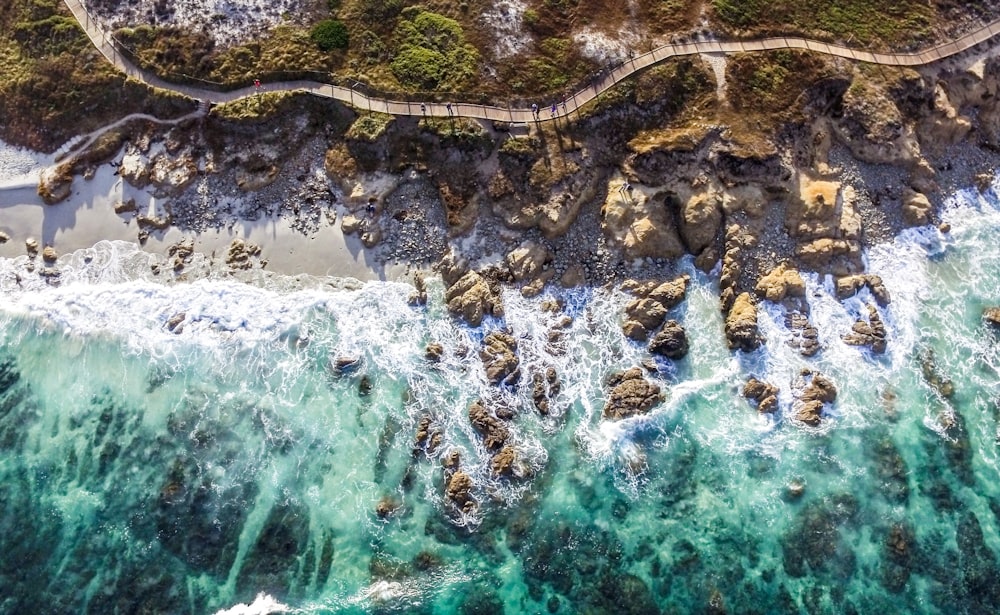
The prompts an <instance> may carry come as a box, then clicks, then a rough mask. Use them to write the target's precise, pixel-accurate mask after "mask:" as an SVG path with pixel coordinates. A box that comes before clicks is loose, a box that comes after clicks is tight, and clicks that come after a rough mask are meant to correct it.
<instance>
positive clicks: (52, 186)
mask: <svg viewBox="0 0 1000 615" xmlns="http://www.w3.org/2000/svg"><path fill="white" fill-rule="evenodd" d="M72 190H73V169H72V166H71V165H70V164H61V165H58V166H55V167H48V168H46V169H42V172H41V173H40V174H39V177H38V196H40V197H42V200H43V201H45V204H46V205H55V204H57V203H61V202H63V201H65V200H66V199H68V198H69V195H70V194H71V193H72Z"/></svg>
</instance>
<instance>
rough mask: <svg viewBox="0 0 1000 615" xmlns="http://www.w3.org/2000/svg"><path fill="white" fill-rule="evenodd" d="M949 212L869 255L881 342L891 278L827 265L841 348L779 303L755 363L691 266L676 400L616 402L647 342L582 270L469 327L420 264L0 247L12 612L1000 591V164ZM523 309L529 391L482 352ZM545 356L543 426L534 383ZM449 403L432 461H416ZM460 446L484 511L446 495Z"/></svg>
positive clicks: (994, 598)
mask: <svg viewBox="0 0 1000 615" xmlns="http://www.w3.org/2000/svg"><path fill="white" fill-rule="evenodd" d="M944 217H945V220H946V221H948V222H950V223H951V225H952V229H953V230H952V232H951V233H950V234H949V235H947V236H941V235H939V234H938V232H937V231H936V230H932V229H916V230H911V231H907V232H906V233H905V234H904V235H903V236H902V237H900V238H899V239H898V240H897V241H896V242H895V243H893V244H891V245H886V246H882V247H879V248H877V249H875V250H873V251H872V252H870V253H869V254H868V255H867V258H868V264H869V269H870V271H872V272H873V273H878V274H880V275H881V276H882V277H883V279H884V280H885V281H886V284H887V286H888V287H889V289H890V291H891V293H892V296H893V302H892V303H891V305H890V306H889V307H888V308H886V309H885V310H882V313H883V317H884V319H885V321H886V325H887V328H888V330H889V349H888V351H887V353H886V354H885V355H882V356H875V355H872V354H870V353H869V352H868V351H867V350H863V349H858V348H855V347H850V346H847V345H845V344H843V343H842V342H841V341H840V335H842V334H843V333H846V332H847V331H848V330H849V329H850V326H851V324H852V323H853V322H854V320H855V319H856V318H857V316H858V315H859V314H862V313H864V310H865V305H866V303H867V302H869V301H870V300H871V298H870V297H869V296H868V295H867V291H863V292H862V294H861V295H859V296H858V297H855V298H852V299H849V300H847V301H845V302H838V301H836V300H835V299H834V298H833V297H832V295H831V291H832V283H831V282H830V281H829V280H824V279H820V278H817V277H815V276H814V277H812V278H809V279H808V286H809V295H808V296H809V302H810V306H811V311H812V316H811V318H812V320H813V322H814V323H815V324H816V325H817V326H818V327H819V330H820V338H821V342H822V343H823V344H824V350H823V351H822V352H821V353H820V354H819V355H817V356H816V357H814V358H811V359H806V358H802V357H800V356H799V355H798V354H797V353H796V351H795V350H794V349H792V348H790V347H788V346H787V344H786V342H787V340H788V339H789V333H788V331H787V330H786V329H785V327H784V324H783V319H784V314H783V311H782V309H781V308H779V307H775V306H768V307H766V308H765V309H764V310H763V311H762V313H761V326H762V330H763V333H764V334H765V335H766V337H767V340H768V341H767V344H766V346H765V347H764V348H762V349H761V350H759V351H757V352H755V353H752V354H747V355H743V354H733V353H730V352H729V351H728V350H727V349H726V348H725V342H724V337H723V333H722V320H721V317H720V315H719V310H718V299H717V290H716V288H715V287H714V282H713V280H712V279H711V278H710V277H708V276H705V275H702V274H700V273H697V272H695V271H694V270H693V269H692V270H691V271H690V274H691V275H692V278H693V284H692V286H691V288H690V292H689V296H688V299H687V301H686V302H685V303H683V304H682V305H681V306H679V307H678V308H676V310H675V312H674V313H673V314H672V317H674V318H677V319H678V320H680V321H681V322H682V323H683V324H684V326H685V327H686V328H687V330H688V334H689V337H690V339H691V352H690V354H689V355H688V357H687V358H686V359H684V360H682V361H680V362H677V363H669V362H667V363H660V364H659V367H660V370H659V372H658V373H657V374H655V375H654V376H653V377H654V378H655V379H656V380H657V381H658V382H659V383H660V384H661V385H662V386H663V388H664V389H665V390H666V391H667V400H666V401H665V403H663V404H662V405H661V406H659V407H657V408H656V409H655V410H654V411H653V412H651V413H650V414H649V415H647V416H643V417H637V418H634V419H630V420H626V421H622V422H618V423H610V422H605V421H602V420H601V409H602V406H603V402H604V398H605V395H606V390H605V388H604V386H603V382H604V380H605V379H606V378H607V376H608V375H609V374H611V373H612V372H614V371H616V370H620V369H623V368H628V367H632V366H635V365H638V364H639V363H640V362H641V361H642V360H643V359H644V358H646V355H645V354H644V351H643V349H642V348H641V347H639V346H637V345H635V344H633V343H631V342H629V341H628V340H626V339H625V338H624V337H623V335H622V334H621V330H620V327H619V325H620V319H621V312H622V307H623V306H624V303H625V301H626V300H627V298H626V297H625V296H624V295H622V294H620V293H617V292H613V291H607V290H597V289H595V290H576V291H566V292H562V293H561V294H560V295H558V298H559V299H561V300H562V301H563V302H564V305H565V308H564V310H563V312H562V313H561V314H553V313H549V312H545V311H543V310H541V309H540V307H539V306H540V302H541V301H542V299H543V298H544V297H543V298H539V299H533V300H525V299H522V298H521V297H520V296H519V295H518V294H516V293H509V294H508V295H507V296H506V308H507V315H506V318H505V319H504V321H502V322H501V321H495V322H488V323H486V324H485V325H484V326H483V327H482V328H480V329H470V328H468V327H465V326H463V325H461V324H458V323H457V322H455V321H454V320H453V319H452V318H450V317H449V316H448V314H447V313H446V311H445V309H444V308H443V306H442V294H443V291H442V289H441V287H440V283H439V282H434V281H432V282H431V284H430V295H431V296H430V301H429V302H428V304H427V306H425V307H414V306H411V305H409V303H408V298H409V295H410V292H411V290H412V289H411V288H410V287H409V286H407V285H404V284H395V283H369V284H366V285H364V286H361V287H359V288H339V287H337V284H335V283H329V284H321V283H318V282H319V281H315V280H314V282H317V283H314V284H312V283H311V284H308V285H306V286H309V288H307V289H302V288H300V287H301V286H302V284H300V283H297V282H294V281H291V280H284V281H282V280H281V279H278V278H275V279H272V280H271V281H270V282H268V283H266V284H258V285H249V284H242V283H238V282H234V281H227V280H221V279H203V280H200V281H197V282H192V283H176V284H170V285H164V284H161V283H159V282H156V281H151V280H149V279H147V277H148V275H147V274H144V273H142V274H141V273H139V272H144V271H147V270H148V267H147V266H146V261H145V258H146V257H145V256H144V255H143V254H142V253H140V252H138V251H137V250H136V248H135V247H134V246H130V245H128V244H118V243H114V244H112V243H107V244H100V245H98V246H96V247H95V248H94V249H92V250H89V251H82V252H80V253H77V254H75V255H72V256H70V257H67V258H66V259H65V261H66V262H65V264H64V274H63V280H62V283H61V284H60V285H59V286H56V287H47V286H46V285H45V284H44V283H41V282H37V283H36V282H34V281H33V280H35V278H34V277H30V276H22V280H21V283H20V285H19V284H18V283H17V282H16V279H15V276H14V272H15V271H16V270H18V269H19V268H20V267H23V262H21V261H18V260H8V261H2V262H0V288H2V291H3V292H2V295H0V554H2V555H0V612H2V613H79V612H93V613H214V612H219V611H222V612H228V613H266V612H282V611H287V612H293V613H383V612H384V613H500V612H506V613H658V612H730V613H749V612H756V613H799V612H809V613H851V612H857V613H872V612H919V613H949V614H952V613H994V612H997V611H998V608H1000V606H998V605H1000V534H998V528H1000V475H998V437H1000V431H998V429H1000V423H998V420H1000V372H998V370H1000V335H998V334H997V333H995V332H993V331H991V330H989V329H988V328H987V327H986V326H985V325H984V324H983V323H982V321H981V313H982V310H983V308H984V307H988V306H995V305H998V304H1000V241H997V237H998V236H1000V201H998V187H997V185H994V187H993V189H991V190H990V191H988V192H987V193H985V194H983V195H980V194H978V193H975V192H971V191H970V192H963V193H960V194H958V195H956V196H955V197H954V198H953V199H952V201H951V202H950V204H949V206H948V209H947V211H946V213H945V216H944ZM178 314H183V324H182V330H181V331H180V333H173V332H171V331H169V330H168V327H167V325H166V323H167V321H168V320H170V319H171V317H173V316H175V315H178ZM566 314H568V315H569V316H571V317H572V318H573V322H572V324H571V325H570V326H569V327H568V328H567V329H566V330H565V334H564V335H563V337H562V339H561V340H557V341H555V342H553V341H552V340H550V337H549V333H550V331H551V330H553V328H555V327H556V324H557V322H558V321H559V319H560V318H562V316H563V315H566ZM500 326H507V327H510V329H511V330H512V332H513V334H514V336H515V337H516V338H517V339H518V344H519V355H520V359H521V368H522V372H523V374H524V376H523V377H522V379H521V381H520V383H519V384H518V385H517V386H514V387H507V388H498V387H495V386H492V385H490V384H488V382H487V380H486V376H485V373H484V370H483V367H482V364H481V363H480V361H479V359H478V356H477V355H478V348H479V347H480V343H481V340H482V337H483V335H484V333H485V332H487V331H489V330H490V329H492V328H496V327H500ZM431 342H437V343H440V344H442V346H443V348H444V354H443V359H442V360H441V362H440V363H437V364H432V363H430V362H428V361H427V360H426V359H425V357H424V354H425V348H426V346H427V344H429V343H431ZM339 357H358V358H360V362H359V365H358V366H357V367H356V369H354V370H353V371H348V372H347V373H338V372H337V371H336V370H334V369H332V368H331V365H332V363H333V362H335V360H336V359H337V358H339ZM549 367H552V368H555V370H556V372H557V373H558V375H559V378H560V382H561V389H560V392H559V394H558V395H557V396H556V397H555V398H554V399H553V401H552V406H551V408H550V412H549V414H548V416H541V415H540V414H539V413H538V412H537V411H536V410H535V409H534V407H533V405H532V401H531V400H532V378H531V375H532V374H534V373H536V372H537V373H544V372H545V370H546V369H547V368H549ZM804 367H809V368H812V369H818V370H819V371H821V372H823V373H824V374H826V375H827V376H829V377H830V378H831V379H832V380H833V381H834V382H835V383H836V385H837V387H838V389H839V397H838V400H837V402H836V404H835V405H834V406H833V407H832V408H831V409H830V411H829V412H828V414H827V415H826V417H825V419H824V421H823V422H822V424H821V425H820V426H819V427H816V428H811V427H807V426H804V425H802V424H799V423H797V422H795V421H793V420H792V419H791V414H792V413H791V410H790V404H791V393H790V388H791V387H790V385H791V383H792V382H793V381H794V379H795V378H796V376H797V374H798V373H799V371H800V370H801V369H802V368H804ZM750 375H755V376H757V377H761V378H764V379H766V380H768V381H770V382H773V383H775V384H777V385H779V386H781V387H782V393H781V396H780V409H779V411H778V412H777V413H776V414H775V415H772V416H758V415H757V413H756V410H754V409H753V408H752V407H751V406H750V405H749V403H748V402H747V401H746V400H744V399H743V398H742V397H741V396H740V395H739V391H740V388H741V386H742V384H743V382H745V380H746V378H747V377H749V376H750ZM476 399H484V400H487V402H488V404H490V405H491V407H501V406H502V407H505V408H509V409H512V410H513V412H514V417H513V418H512V419H511V420H510V426H511V432H512V439H513V441H514V442H515V445H516V448H517V450H518V454H519V458H520V464H521V466H520V467H521V470H522V473H523V474H525V477H524V478H514V479H510V480H508V479H498V478H495V477H493V476H492V473H491V470H490V455H489V453H488V452H487V451H486V450H485V449H484V448H483V445H482V442H481V439H480V438H479V437H478V436H477V435H476V434H475V432H474V431H473V430H472V428H471V426H470V424H469V421H468V417H467V409H468V407H469V405H470V403H472V402H473V401H474V400H476ZM425 417H429V418H430V419H431V425H432V426H433V428H434V429H435V430H436V431H438V432H440V433H441V434H442V441H441V445H440V446H439V447H438V449H437V450H436V451H435V452H434V453H433V454H431V455H427V454H424V453H422V452H419V453H414V437H415V433H416V431H417V428H418V424H419V423H420V421H421V419H424V418H425ZM455 450H457V451H458V452H459V454H460V458H461V466H462V468H463V470H464V471H465V472H467V473H468V474H469V475H470V476H471V477H472V478H473V480H474V482H475V488H474V490H473V496H474V498H475V499H476V501H477V504H478V508H477V510H476V512H475V513H474V514H468V515H463V514H459V513H457V512H456V511H455V510H453V509H452V508H451V507H449V506H448V505H447V503H446V502H444V499H443V492H444V472H443V469H442V459H444V458H445V457H446V456H447V455H448V454H449V453H450V452H451V451H455ZM380 502H381V503H382V504H383V507H384V508H386V509H392V513H391V514H388V515H386V516H385V518H382V517H381V516H379V515H378V514H376V508H377V506H378V505H379V504H380ZM241 605H244V606H241Z"/></svg>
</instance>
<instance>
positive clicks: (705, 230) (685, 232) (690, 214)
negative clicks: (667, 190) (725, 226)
mask: <svg viewBox="0 0 1000 615" xmlns="http://www.w3.org/2000/svg"><path fill="white" fill-rule="evenodd" d="M721 226H722V199H721V197H720V196H719V195H718V194H716V193H713V192H701V193H697V194H694V195H692V196H691V198H689V199H688V200H687V202H686V203H684V204H683V205H682V206H681V212H680V232H681V238H682V239H683V240H684V244H685V245H686V246H687V249H688V251H689V252H691V254H699V253H701V251H702V250H704V249H705V248H707V247H708V246H709V245H711V244H712V242H714V241H715V237H716V236H717V235H718V234H719V228H720V227H721Z"/></svg>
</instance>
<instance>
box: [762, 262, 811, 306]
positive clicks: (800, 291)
mask: <svg viewBox="0 0 1000 615" xmlns="http://www.w3.org/2000/svg"><path fill="white" fill-rule="evenodd" d="M754 292H756V293H757V296H758V297H761V298H763V299H767V300H768V301H771V302H774V303H777V302H779V301H781V300H783V299H784V298H785V297H805V296H806V284H805V282H804V281H803V280H802V276H801V275H799V272H798V270H797V269H795V268H794V267H792V266H791V265H789V264H788V263H782V264H780V265H778V266H777V267H775V268H774V269H772V270H771V271H770V273H768V274H767V275H765V276H764V277H762V278H761V279H760V280H759V281H758V282H757V286H756V287H755V288H754Z"/></svg>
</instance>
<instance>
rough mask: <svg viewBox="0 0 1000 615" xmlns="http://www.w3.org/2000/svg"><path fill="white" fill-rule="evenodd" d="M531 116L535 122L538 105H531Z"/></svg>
mask: <svg viewBox="0 0 1000 615" xmlns="http://www.w3.org/2000/svg"><path fill="white" fill-rule="evenodd" d="M531 115H532V116H533V117H534V118H535V119H536V120H537V119H538V105H536V104H535V103H531Z"/></svg>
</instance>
